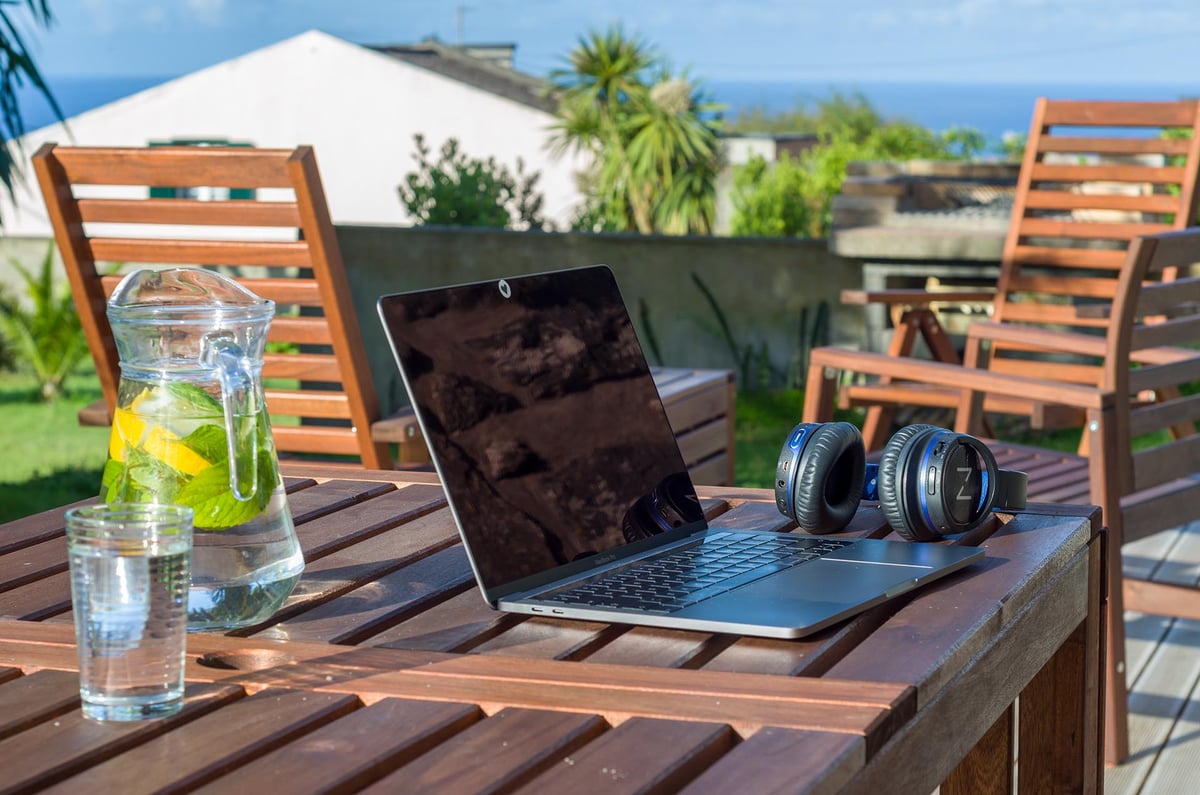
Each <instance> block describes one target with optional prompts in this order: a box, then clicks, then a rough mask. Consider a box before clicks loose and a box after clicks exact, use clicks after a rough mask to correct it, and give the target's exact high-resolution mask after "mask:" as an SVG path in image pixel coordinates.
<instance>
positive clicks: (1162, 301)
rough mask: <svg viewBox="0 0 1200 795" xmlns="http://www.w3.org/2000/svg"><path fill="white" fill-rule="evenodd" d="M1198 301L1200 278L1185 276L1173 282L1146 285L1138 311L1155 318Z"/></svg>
mask: <svg viewBox="0 0 1200 795" xmlns="http://www.w3.org/2000/svg"><path fill="white" fill-rule="evenodd" d="M1197 301H1200V276H1185V277H1183V278H1180V279H1176V280H1175V281H1172V282H1162V283H1157V284H1146V285H1144V286H1143V287H1142V297H1141V300H1140V301H1139V302H1138V309H1139V311H1140V312H1141V313H1142V314H1143V315H1148V316H1153V315H1159V314H1163V313H1165V312H1167V311H1168V310H1170V309H1172V308H1173V307H1178V306H1184V305H1187V304H1190V303H1194V302H1197Z"/></svg>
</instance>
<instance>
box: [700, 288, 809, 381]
mask: <svg viewBox="0 0 1200 795" xmlns="http://www.w3.org/2000/svg"><path fill="white" fill-rule="evenodd" d="M691 276H692V283H693V284H694V285H696V289H697V290H699V291H700V294H701V295H702V296H703V297H704V301H705V303H707V304H708V307H709V309H711V310H712V313H713V317H714V318H715V319H716V322H717V332H716V333H717V336H719V337H720V338H721V339H722V340H723V341H724V342H725V345H726V347H727V348H728V349H729V355H730V358H731V359H732V360H733V363H734V366H735V367H736V368H737V373H738V383H739V384H741V387H742V388H743V389H745V390H750V391H766V390H768V389H772V388H774V387H776V386H778V385H780V384H782V385H783V386H784V387H785V388H793V387H798V386H800V385H801V384H802V381H803V378H804V373H805V371H806V370H807V369H808V356H809V353H810V351H812V349H813V348H814V347H816V346H817V345H823V344H827V343H828V341H829V302H828V301H821V302H820V303H819V304H817V309H816V311H815V312H814V313H813V320H812V322H811V323H809V320H808V316H809V309H808V307H801V308H800V313H799V318H798V324H797V328H798V333H797V335H796V347H795V350H794V351H793V352H792V355H791V356H790V357H788V362H789V365H788V367H786V368H781V367H778V366H776V365H775V364H774V363H773V362H772V360H771V351H770V349H769V347H768V345H767V343H766V341H760V342H759V344H758V347H757V348H755V346H754V345H753V343H748V342H747V343H743V342H740V341H739V340H738V339H737V337H736V336H735V335H734V333H733V327H732V326H731V325H730V323H729V319H728V317H727V316H726V314H725V310H724V309H722V308H721V304H720V302H719V301H717V297H716V295H715V294H714V293H713V291H712V290H711V289H710V288H709V286H708V284H706V283H705V281H704V280H703V279H701V278H700V276H699V275H698V274H696V273H694V272H693V273H692V274H691Z"/></svg>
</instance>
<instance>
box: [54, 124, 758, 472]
mask: <svg viewBox="0 0 1200 795" xmlns="http://www.w3.org/2000/svg"><path fill="white" fill-rule="evenodd" d="M33 162H34V169H35V171H36V172H37V175H38V181H39V183H40V184H41V188H42V194H43V196H44V198H45V199H46V205H47V208H48V210H49V213H50V220H51V222H52V223H53V225H54V234H55V239H56V240H57V243H58V247H59V250H60V251H61V253H62V258H63V262H64V264H65V266H66V270H67V276H68V278H69V280H70V283H71V290H72V292H73V295H74V298H75V304H76V306H77V307H78V309H79V314H80V319H81V321H82V323H83V328H84V332H85V334H86V336H87V340H88V345H89V347H90V348H91V352H92V358H93V361H94V363H95V365H96V372H97V374H98V375H99V376H100V386H101V389H102V391H103V393H104V400H103V402H102V403H100V404H98V405H95V406H90V407H88V408H87V409H85V410H84V411H82V412H81V413H80V421H81V422H82V423H84V424H89V425H107V424H108V423H109V422H111V418H112V412H113V410H114V409H115V407H116V399H117V382H118V380H119V367H118V359H117V351H116V345H115V343H114V341H113V337H112V332H111V329H110V328H109V325H108V317H107V315H106V313H105V300H106V299H107V296H108V295H110V294H111V293H112V291H113V289H115V287H116V285H117V283H118V282H119V281H120V276H117V275H105V274H104V272H103V271H102V270H101V269H100V268H98V267H97V263H102V262H115V263H124V264H130V263H145V264H149V265H152V266H153V265H160V264H185V265H199V266H234V267H239V268H254V269H257V270H261V271H262V273H261V274H260V273H255V274H254V275H253V276H247V275H243V276H241V277H240V281H242V283H244V284H245V285H246V286H247V287H248V288H250V289H251V290H252V291H253V292H255V293H257V294H259V295H262V296H264V297H266V298H270V299H272V300H274V301H275V302H276V305H277V306H276V310H277V316H276V318H275V320H274V321H273V322H272V324H271V331H270V337H269V339H270V340H271V341H272V342H277V343H292V344H293V345H294V346H295V347H298V348H299V351H298V352H277V353H269V354H267V356H266V360H265V362H264V366H263V376H264V378H267V379H291V380H299V381H300V382H301V385H302V386H301V388H297V389H283V388H279V387H277V386H272V387H271V388H269V389H267V390H266V398H267V408H268V411H269V412H270V413H271V416H272V420H273V426H274V427H273V431H274V437H275V443H276V446H277V447H278V448H279V450H280V451H281V452H285V453H312V454H320V455H340V456H357V457H358V459H359V460H360V461H361V462H362V464H363V465H364V466H366V467H368V468H375V469H380V468H382V469H391V468H392V467H393V457H392V455H391V452H390V446H391V445H392V444H395V445H396V449H397V451H398V453H397V458H398V462H397V463H399V464H401V465H405V466H409V465H412V466H427V465H428V462H429V454H428V451H427V450H426V449H425V444H424V441H423V439H422V438H421V436H420V429H419V427H418V425H417V424H416V422H415V420H414V418H413V416H412V413H411V411H409V410H407V409H404V410H401V411H399V412H397V413H396V414H394V415H393V416H390V417H381V416H380V409H379V404H378V398H377V396H376V391H375V386H374V384H373V382H372V378H371V372H370V369H369V367H368V365H367V359H366V356H365V353H364V350H363V343H362V337H361V332H360V330H359V325H358V319H357V317H356V315H355V311H354V305H353V302H352V300H351V293H350V287H349V283H348V282H347V278H346V272H345V267H344V265H343V263H342V256H341V252H340V250H339V248H338V244H337V239H336V236H335V233H334V229H333V224H332V222H331V221H330V217H329V210H328V207H327V205H326V201H325V192H324V189H323V187H322V185H321V177H320V174H319V172H318V170H317V161H316V155H315V154H314V153H313V150H312V148H311V147H307V146H302V147H298V148H296V149H294V150H286V149H254V148H249V147H224V146H204V147H199V146H171V147H166V146H164V147H149V148H120V149H118V148H84V147H62V146H56V145H54V144H46V145H45V146H43V147H42V148H41V149H40V150H38V152H37V153H36V154H35V155H34V157H33ZM214 186H217V187H216V188H215V190H214ZM195 191H204V192H205V193H208V194H209V195H210V197H211V198H214V199H220V200H208V201H202V200H200V199H198V198H195V197H192V196H190V194H191V193H192V192H195ZM225 191H228V194H229V196H228V198H225V197H224V196H223V193H224V192H225ZM214 194H215V195H214ZM314 348H316V349H317V351H318V352H313V349H314ZM654 377H655V383H656V384H657V386H658V389H659V394H660V396H661V397H662V400H663V405H664V407H665V409H666V412H667V416H668V418H669V419H670V421H671V426H672V428H673V430H674V431H675V434H676V438H677V439H678V441H679V447H680V451H681V452H682V453H683V455H684V459H685V461H686V463H687V465H688V468H689V471H690V472H691V474H692V477H693V479H694V480H695V481H696V482H697V483H702V484H705V485H733V478H734V468H733V464H734V442H733V439H734V381H733V373H732V371H729V370H691V369H686V368H662V369H658V370H656V371H655V372H654ZM317 382H319V383H320V384H321V386H322V387H325V388H323V389H312V388H308V387H309V386H311V385H312V384H314V383H317ZM307 420H315V422H306V421H307ZM298 421H299V422H298ZM360 429H362V432H360Z"/></svg>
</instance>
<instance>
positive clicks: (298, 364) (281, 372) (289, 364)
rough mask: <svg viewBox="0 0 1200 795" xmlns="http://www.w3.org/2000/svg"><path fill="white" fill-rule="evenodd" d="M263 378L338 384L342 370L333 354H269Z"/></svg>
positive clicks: (264, 362)
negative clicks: (295, 379)
mask: <svg viewBox="0 0 1200 795" xmlns="http://www.w3.org/2000/svg"><path fill="white" fill-rule="evenodd" d="M263 377H264V378H297V379H300V380H301V381H327V382H332V383H337V382H340V381H341V380H342V370H341V368H340V367H338V361H337V357H336V356H334V355H333V354H331V353H329V354H326V353H268V354H266V355H265V356H263Z"/></svg>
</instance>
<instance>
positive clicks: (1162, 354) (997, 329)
mask: <svg viewBox="0 0 1200 795" xmlns="http://www.w3.org/2000/svg"><path fill="white" fill-rule="evenodd" d="M967 336H969V337H972V338H975V339H981V340H988V341H990V342H1011V343H1015V344H1019V345H1030V346H1033V347H1036V348H1040V349H1044V350H1046V351H1055V352H1058V353H1078V354H1083V355H1085V356H1096V357H1100V358H1103V357H1104V356H1106V355H1108V341H1107V339H1106V338H1105V337H1101V336H1097V335H1093V334H1080V333H1078V332H1074V331H1052V330H1050V329H1039V328H1033V327H1031V326H1017V325H1012V324H1008V323H995V322H993V321H990V320H978V321H976V322H974V323H972V324H971V325H970V327H969V328H968V329H967ZM1196 356H1197V352H1196V351H1194V350H1192V349H1190V348H1178V347H1169V346H1160V347H1157V348H1142V349H1140V350H1135V351H1130V353H1129V358H1130V360H1131V361H1134V362H1137V363H1139V364H1171V363H1172V362H1178V361H1183V360H1185V359H1192V358H1195V357H1196Z"/></svg>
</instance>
